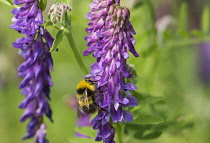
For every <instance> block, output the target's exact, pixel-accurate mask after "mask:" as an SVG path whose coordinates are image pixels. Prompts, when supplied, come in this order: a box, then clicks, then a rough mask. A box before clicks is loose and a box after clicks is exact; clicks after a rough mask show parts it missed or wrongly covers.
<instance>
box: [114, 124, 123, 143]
mask: <svg viewBox="0 0 210 143" xmlns="http://www.w3.org/2000/svg"><path fill="white" fill-rule="evenodd" d="M123 136H124V125H122V124H121V123H119V122H117V123H116V143H124V138H123Z"/></svg>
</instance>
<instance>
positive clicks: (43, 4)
mask: <svg viewBox="0 0 210 143" xmlns="http://www.w3.org/2000/svg"><path fill="white" fill-rule="evenodd" d="M46 6H47V0H39V8H40V9H41V10H42V11H44V10H45V8H46Z"/></svg>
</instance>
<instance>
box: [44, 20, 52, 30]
mask: <svg viewBox="0 0 210 143" xmlns="http://www.w3.org/2000/svg"><path fill="white" fill-rule="evenodd" d="M52 26H54V25H53V23H52V22H51V21H47V22H45V24H44V29H46V28H48V27H52Z"/></svg>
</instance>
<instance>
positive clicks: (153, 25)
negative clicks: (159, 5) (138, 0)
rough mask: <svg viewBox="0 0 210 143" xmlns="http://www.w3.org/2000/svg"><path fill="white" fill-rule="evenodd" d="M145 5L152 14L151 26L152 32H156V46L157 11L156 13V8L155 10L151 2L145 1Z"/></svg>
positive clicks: (155, 33) (154, 39)
mask: <svg viewBox="0 0 210 143" xmlns="http://www.w3.org/2000/svg"><path fill="white" fill-rule="evenodd" d="M144 2H145V4H146V5H147V8H148V11H149V13H150V19H151V24H152V30H153V32H154V34H153V44H154V45H156V42H157V37H156V36H157V30H156V26H155V23H156V22H155V21H156V20H155V11H154V8H153V5H152V3H151V1H150V0H145V1H144Z"/></svg>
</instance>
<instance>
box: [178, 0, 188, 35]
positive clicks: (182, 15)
mask: <svg viewBox="0 0 210 143" xmlns="http://www.w3.org/2000/svg"><path fill="white" fill-rule="evenodd" d="M187 11H188V5H187V3H185V2H183V3H182V4H181V7H180V10H179V21H178V22H179V30H180V31H185V30H186V29H187V21H186V19H187V17H188V15H187Z"/></svg>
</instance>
